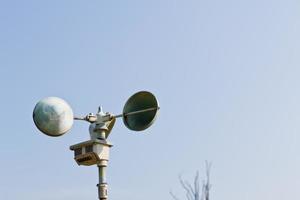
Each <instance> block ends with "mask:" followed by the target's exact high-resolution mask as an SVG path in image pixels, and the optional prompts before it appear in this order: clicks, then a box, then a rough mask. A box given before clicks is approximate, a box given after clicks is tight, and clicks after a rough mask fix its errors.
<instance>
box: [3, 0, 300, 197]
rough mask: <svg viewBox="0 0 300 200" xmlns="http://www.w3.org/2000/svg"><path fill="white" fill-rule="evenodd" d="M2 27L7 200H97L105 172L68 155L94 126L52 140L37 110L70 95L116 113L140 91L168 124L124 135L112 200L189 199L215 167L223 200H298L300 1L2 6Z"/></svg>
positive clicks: (86, 107)
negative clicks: (38, 124)
mask: <svg viewBox="0 0 300 200" xmlns="http://www.w3.org/2000/svg"><path fill="white" fill-rule="evenodd" d="M0 29H1V31H0V85H1V86H0V87H1V104H0V110H1V115H0V120H1V134H2V139H1V142H0V151H1V161H0V164H1V165H0V166H1V167H0V169H1V170H0V177H1V178H0V185H1V187H0V199H7V200H17V199H24V200H41V199H42V200H50V199H51V200H66V199H72V200H81V199H97V188H96V183H97V169H96V168H95V167H78V166H77V165H76V163H75V162H74V160H73V153H72V152H71V151H70V150H69V146H70V145H73V144H75V143H78V142H80V141H84V140H87V139H88V138H89V134H88V124H86V123H84V122H76V123H75V124H74V126H73V128H72V130H71V131H70V132H69V133H68V134H66V135H64V136H63V137H59V138H50V137H47V136H45V135H43V134H41V133H39V131H38V130H37V129H36V128H35V126H34V124H33V121H32V110H33V108H34V105H35V103H36V102H37V101H38V100H40V99H42V98H44V97H47V96H58V97H61V98H63V99H65V100H67V101H68V102H69V103H70V104H71V106H72V107H73V109H74V112H75V113H76V114H77V115H81V114H82V115H83V114H87V113H89V112H95V111H96V109H97V106H98V105H100V104H101V105H103V108H104V110H105V111H110V112H112V113H116V114H117V113H120V111H121V110H122V107H123V105H124V103H125V101H126V100H127V98H128V97H129V96H130V95H131V94H133V93H134V92H137V91H139V90H149V91H151V92H153V93H155V94H156V96H157V98H158V99H159V101H160V105H161V112H160V116H159V118H158V119H157V121H156V123H155V124H154V125H153V126H152V127H151V128H149V129H147V130H146V131H145V132H144V133H136V132H131V131H129V130H128V129H126V128H125V126H124V125H123V124H122V122H121V121H119V122H118V123H117V124H116V125H115V128H114V130H113V132H112V134H111V136H110V138H109V140H110V141H111V142H112V143H113V144H114V147H113V148H112V149H111V159H110V163H109V171H108V181H109V188H110V199H114V200H119V199H131V200H141V199H143V200H152V199H154V198H155V199H162V200H166V199H171V197H170V195H169V190H172V191H173V192H174V193H176V194H177V195H178V196H180V197H183V198H182V199H184V193H183V192H182V189H181V187H180V186H179V184H178V179H177V176H178V174H182V175H183V177H185V178H186V179H188V180H191V179H192V177H193V175H194V173H195V171H196V170H200V174H201V176H202V177H204V163H205V160H209V161H212V162H213V167H212V172H211V178H212V180H211V181H212V184H213V188H212V191H211V199H212V200H253V199H255V200H266V199H272V200H282V199H299V197H300V190H299V184H300V170H299V169H300V157H299V152H300V145H299V144H300V90H299V88H300V79H299V76H300V57H299V52H300V39H299V35H300V3H299V1H298V0H294V1H293V0H286V1H279V0H251V1H240V0H227V1H223V0H213V1H207V0H182V1H176V0H151V1H133V0H122V1H99V0H97V1H96V0H90V1H79V0H72V1H71V0H69V1H68V0H66V1H62V0H51V1H40V0H35V1H34V0H27V1H21V0H19V1H17V0H11V1H0Z"/></svg>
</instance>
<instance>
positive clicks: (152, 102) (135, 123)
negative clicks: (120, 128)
mask: <svg viewBox="0 0 300 200" xmlns="http://www.w3.org/2000/svg"><path fill="white" fill-rule="evenodd" d="M152 108H153V109H152ZM147 109H148V111H145V112H140V113H136V114H132V115H127V114H126V113H131V112H136V111H139V110H147ZM158 110H159V104H158V101H157V99H156V98H155V96H154V95H153V94H152V93H150V92H147V91H141V92H137V93H135V94H134V95H132V96H131V97H130V98H129V99H128V100H127V102H126V104H125V106H124V108H123V122H124V124H125V126H126V127H127V128H128V129H130V130H133V131H142V130H145V129H147V128H148V127H150V126H151V125H152V124H153V122H154V121H155V119H156V116H157V114H158Z"/></svg>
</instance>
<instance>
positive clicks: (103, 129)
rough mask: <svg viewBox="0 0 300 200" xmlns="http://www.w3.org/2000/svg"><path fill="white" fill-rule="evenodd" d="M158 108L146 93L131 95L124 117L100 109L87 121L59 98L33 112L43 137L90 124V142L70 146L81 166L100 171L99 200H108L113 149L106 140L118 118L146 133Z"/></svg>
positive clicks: (150, 95)
mask: <svg viewBox="0 0 300 200" xmlns="http://www.w3.org/2000/svg"><path fill="white" fill-rule="evenodd" d="M158 110H159V104H158V101H157V99H156V98H155V96H154V95H153V94H152V93H150V92H147V91H140V92H137V93H135V94H134V95H132V96H131V97H130V98H129V99H128V100H127V102H126V103H125V105H124V108H123V112H122V114H119V115H113V114H111V113H109V112H105V113H104V112H103V110H102V107H99V108H98V112H97V113H96V114H93V113H89V114H87V115H86V116H84V117H77V116H76V117H75V116H74V114H73V110H72V108H71V107H70V106H69V104H68V103H67V102H66V101H64V100H63V99H61V98H58V97H47V98H45V99H42V100H40V101H39V102H38V103H37V104H36V106H35V108H34V110H33V121H34V123H35V125H36V127H37V128H38V129H39V130H40V131H41V132H42V133H44V134H46V135H48V136H52V137H58V136H61V135H63V134H65V133H66V132H68V131H69V130H70V129H71V128H72V125H73V122H74V120H82V121H86V122H89V123H90V126H89V133H90V140H87V141H84V142H81V143H78V144H74V145H72V146H70V150H72V151H74V159H75V161H76V163H77V164H78V165H84V166H91V165H97V166H98V171H99V184H97V187H98V196H99V199H100V200H107V199H108V194H107V190H108V189H107V182H106V167H107V163H108V160H109V149H110V147H112V144H110V143H109V142H108V141H107V138H108V136H109V134H110V132H111V130H112V128H113V126H114V124H115V121H116V119H117V118H122V119H123V122H124V124H125V126H126V127H127V128H128V129H130V130H133V131H143V130H145V129H147V128H148V127H150V126H151V125H152V124H153V122H154V121H155V118H156V116H157V114H158Z"/></svg>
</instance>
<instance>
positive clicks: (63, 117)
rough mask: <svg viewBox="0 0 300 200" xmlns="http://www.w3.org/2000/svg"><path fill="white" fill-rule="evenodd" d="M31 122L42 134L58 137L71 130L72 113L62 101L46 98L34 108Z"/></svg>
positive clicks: (55, 98) (56, 98)
mask: <svg viewBox="0 0 300 200" xmlns="http://www.w3.org/2000/svg"><path fill="white" fill-rule="evenodd" d="M33 121H34V123H35V125H36V127H37V128H38V129H39V130H40V131H41V132H42V133H44V134H46V135H48V136H51V137H58V136H61V135H63V134H65V133H66V132H68V131H69V130H70V129H71V128H72V125H73V111H72V108H71V107H70V106H69V104H68V103H67V102H66V101H64V100H63V99H61V98H58V97H47V98H45V99H42V100H40V101H39V102H38V103H37V104H36V106H35V107H34V110H33Z"/></svg>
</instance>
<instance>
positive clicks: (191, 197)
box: [170, 161, 211, 200]
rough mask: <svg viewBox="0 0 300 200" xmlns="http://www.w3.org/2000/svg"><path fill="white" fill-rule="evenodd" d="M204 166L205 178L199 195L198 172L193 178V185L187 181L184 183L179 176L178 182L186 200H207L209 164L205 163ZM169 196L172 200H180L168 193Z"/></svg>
mask: <svg viewBox="0 0 300 200" xmlns="http://www.w3.org/2000/svg"><path fill="white" fill-rule="evenodd" d="M205 166H206V178H205V179H204V180H203V181H202V188H201V189H202V190H201V194H200V184H199V171H197V172H196V175H195V178H194V184H193V185H192V184H190V183H189V182H188V181H184V180H183V179H182V177H181V176H179V182H180V184H181V186H182V188H183V189H184V190H185V193H186V194H185V195H186V199H187V200H209V197H210V196H209V191H210V189H211V184H210V169H211V163H209V162H207V161H206V162H205ZM170 195H171V196H172V198H173V199H174V200H180V199H179V198H178V197H177V196H176V195H174V194H173V193H172V192H170Z"/></svg>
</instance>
